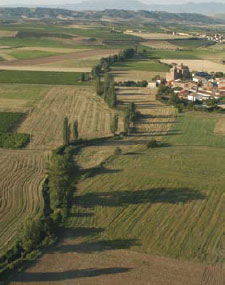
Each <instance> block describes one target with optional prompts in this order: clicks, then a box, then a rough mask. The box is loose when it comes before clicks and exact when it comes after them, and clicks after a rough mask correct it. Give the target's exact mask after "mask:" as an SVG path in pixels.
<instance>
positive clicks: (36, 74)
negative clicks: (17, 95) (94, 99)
mask: <svg viewBox="0 0 225 285" xmlns="http://www.w3.org/2000/svg"><path fill="white" fill-rule="evenodd" d="M80 76H81V73H79V72H60V71H56V72H55V71H33V70H32V71H27V70H1V71H0V82H1V83H7V84H8V83H13V84H46V85H85V84H87V83H86V82H81V81H80Z"/></svg>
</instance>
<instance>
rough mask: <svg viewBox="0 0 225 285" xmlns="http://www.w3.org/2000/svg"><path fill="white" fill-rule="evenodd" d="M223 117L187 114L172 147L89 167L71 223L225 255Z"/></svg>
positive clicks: (185, 252)
mask: <svg viewBox="0 0 225 285" xmlns="http://www.w3.org/2000/svg"><path fill="white" fill-rule="evenodd" d="M215 121H216V119H215V118H213V117H208V119H207V118H206V115H205V118H204V116H202V117H199V115H198V116H196V117H194V115H193V114H191V115H184V116H182V117H180V118H179V119H178V121H177V123H176V124H175V126H176V127H175V129H174V130H172V131H171V133H170V135H168V136H167V137H165V138H164V140H165V142H167V143H169V145H168V146H165V147H161V148H156V149H149V150H145V149H144V148H143V147H142V148H139V149H138V150H136V151H132V152H130V153H129V152H128V153H125V154H122V155H119V156H114V157H112V158H111V160H108V162H106V163H105V164H104V165H103V167H102V168H100V169H98V170H96V171H93V172H92V174H91V175H90V170H89V172H88V171H87V174H88V173H89V175H88V177H87V176H84V178H83V180H82V181H80V183H79V184H78V192H77V198H76V199H75V204H74V208H73V214H72V215H71V217H70V219H69V222H68V225H67V227H68V228H70V227H75V228H77V229H80V230H82V229H83V230H85V232H89V234H88V235H86V237H85V238H84V239H85V240H86V241H87V242H96V243H97V244H98V243H99V244H101V243H102V244H107V243H109V242H110V244H111V245H115V247H116V248H117V247H118V248H120V246H121V248H126V244H129V246H130V247H131V249H133V250H138V251H143V252H146V253H150V254H157V255H163V256H170V257H175V258H183V259H195V260H198V261H201V262H210V263H216V262H221V261H223V260H224V257H223V253H222V252H223V250H224V248H225V240H224V234H225V223H224V220H225V196H224V184H225V175H224V173H225V164H224V162H223V160H224V159H223V157H224V155H225V136H223V137H218V136H216V135H214V134H213V129H214V125H215ZM178 144H182V145H178ZM208 146H212V147H208ZM217 146H218V148H217ZM103 185H104V187H103Z"/></svg>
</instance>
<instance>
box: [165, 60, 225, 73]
mask: <svg viewBox="0 0 225 285" xmlns="http://www.w3.org/2000/svg"><path fill="white" fill-rule="evenodd" d="M161 62H164V63H167V64H171V63H177V64H181V63H183V64H185V65H188V67H189V68H190V70H192V71H196V70H197V71H205V72H217V71H222V72H225V65H224V64H222V63H216V62H213V61H210V60H198V59H197V60H189V59H162V60H161Z"/></svg>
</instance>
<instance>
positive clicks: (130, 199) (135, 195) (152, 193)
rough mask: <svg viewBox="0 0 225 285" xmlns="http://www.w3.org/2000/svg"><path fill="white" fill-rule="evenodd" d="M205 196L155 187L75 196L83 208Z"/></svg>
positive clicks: (191, 199) (174, 200)
mask: <svg viewBox="0 0 225 285" xmlns="http://www.w3.org/2000/svg"><path fill="white" fill-rule="evenodd" d="M205 198H206V196H205V195H204V194H202V193H201V192H199V191H197V190H192V189H188V188H179V189H174V188H157V189H151V190H139V191H129V190H124V191H114V192H93V193H88V194H84V195H82V196H79V197H77V199H76V204H77V205H79V206H82V207H83V208H92V207H95V206H106V207H123V206H128V205H138V204H144V203H169V204H177V203H188V202H190V201H194V200H202V199H205Z"/></svg>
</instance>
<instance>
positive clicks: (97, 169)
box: [81, 166, 122, 177]
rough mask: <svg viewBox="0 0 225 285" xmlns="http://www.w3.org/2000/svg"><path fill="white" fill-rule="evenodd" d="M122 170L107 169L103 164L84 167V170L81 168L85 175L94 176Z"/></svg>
mask: <svg viewBox="0 0 225 285" xmlns="http://www.w3.org/2000/svg"><path fill="white" fill-rule="evenodd" d="M120 171H122V170H120V169H108V168H104V167H103V166H99V167H94V168H90V169H85V170H83V171H82V170H81V174H85V176H86V177H94V176H96V175H100V174H114V173H118V172H120Z"/></svg>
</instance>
